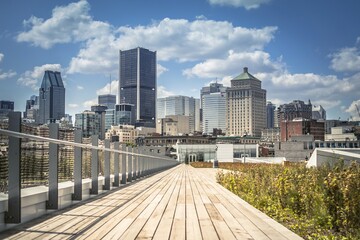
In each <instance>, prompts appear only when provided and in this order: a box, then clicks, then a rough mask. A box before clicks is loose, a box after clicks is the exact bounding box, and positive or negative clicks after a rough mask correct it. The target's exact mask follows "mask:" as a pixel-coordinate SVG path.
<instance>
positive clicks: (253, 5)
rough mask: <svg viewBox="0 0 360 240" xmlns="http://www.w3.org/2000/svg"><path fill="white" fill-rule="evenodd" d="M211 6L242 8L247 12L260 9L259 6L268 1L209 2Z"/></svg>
mask: <svg viewBox="0 0 360 240" xmlns="http://www.w3.org/2000/svg"><path fill="white" fill-rule="evenodd" d="M209 2H210V4H212V5H222V6H233V7H244V8H246V9H247V10H249V9H254V8H258V7H260V5H261V4H264V3H268V2H270V0H209Z"/></svg>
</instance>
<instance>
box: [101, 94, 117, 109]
mask: <svg viewBox="0 0 360 240" xmlns="http://www.w3.org/2000/svg"><path fill="white" fill-rule="evenodd" d="M98 104H99V105H103V106H106V107H107V109H115V104H116V95H112V94H104V95H99V96H98Z"/></svg>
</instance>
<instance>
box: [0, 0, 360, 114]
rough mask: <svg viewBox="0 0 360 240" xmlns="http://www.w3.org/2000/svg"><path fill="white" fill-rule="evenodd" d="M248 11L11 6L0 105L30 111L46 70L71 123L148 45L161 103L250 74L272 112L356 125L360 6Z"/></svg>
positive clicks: (0, 68) (278, 5)
mask: <svg viewBox="0 0 360 240" xmlns="http://www.w3.org/2000/svg"><path fill="white" fill-rule="evenodd" d="M248 2H249V1H242V0H223V1H218V0H203V1H197V2H196V3H193V2H192V1H187V0H186V1H182V3H181V4H179V5H178V6H177V7H173V3H170V2H167V1H155V2H151V3H148V2H142V1H139V0H135V1H122V2H121V3H120V2H116V1H110V2H109V4H102V3H99V2H96V1H90V0H89V1H68V0H66V1H57V2H48V1H44V0H41V1H4V2H2V3H1V4H0V6H1V7H0V46H1V47H0V86H1V87H0V100H10V101H14V102H15V110H18V111H24V110H25V104H26V100H28V99H29V98H30V97H31V96H32V95H34V94H38V91H39V88H40V85H41V79H42V76H43V74H44V71H45V70H51V71H60V72H61V74H62V77H63V80H64V84H65V88H66V89H67V91H66V113H69V114H71V115H73V116H74V115H75V113H79V112H82V111H83V110H85V109H90V106H91V105H94V104H96V102H97V97H98V95H100V94H108V93H110V84H109V79H110V81H111V93H112V94H117V91H118V90H117V85H118V82H117V81H118V71H119V68H118V52H119V50H127V49H131V48H134V47H138V46H141V47H144V48H147V49H149V50H150V51H156V52H157V56H158V62H157V72H158V78H157V82H158V86H157V87H158V93H157V95H158V97H166V96H170V95H186V96H190V97H195V98H199V97H200V89H201V88H202V87H204V86H208V84H209V83H210V82H213V81H215V80H217V81H218V82H219V83H222V84H224V86H230V79H232V78H233V77H235V76H236V75H237V74H238V73H240V72H241V71H242V69H243V67H249V69H251V72H252V74H253V75H254V76H255V77H257V78H258V79H261V81H262V84H263V88H264V89H266V90H267V100H268V101H271V102H272V103H274V104H277V105H280V104H284V103H288V102H291V101H292V100H296V99H299V100H302V101H308V99H310V100H311V102H312V103H313V104H314V105H322V106H323V107H324V108H325V110H326V112H327V116H328V119H338V118H339V117H341V118H342V119H347V118H349V117H350V116H353V120H359V117H358V114H357V112H356V106H355V103H358V104H360V100H359V99H360V97H359V96H358V95H357V92H358V91H359V88H360V85H359V82H360V81H359V80H360V30H359V29H358V28H356V23H357V22H360V16H359V14H357V10H358V9H360V3H359V2H358V1H356V0H350V1H347V2H345V3H342V2H335V1H332V2H328V1H324V0H322V1H316V2H303V1H292V2H287V1H283V0H266V1H264V0H257V1H252V5H249V4H248ZM139 5H140V6H141V7H140V8H139V7H138V6H139ZM18 6H22V7H21V8H19V7H18ZM15 11H16V14H13V13H14V12H15Z"/></svg>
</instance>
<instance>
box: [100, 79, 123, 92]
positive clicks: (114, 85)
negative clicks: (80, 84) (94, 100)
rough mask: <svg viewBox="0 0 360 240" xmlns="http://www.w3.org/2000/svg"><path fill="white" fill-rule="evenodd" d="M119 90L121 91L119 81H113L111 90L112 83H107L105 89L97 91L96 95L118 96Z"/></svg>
mask: <svg viewBox="0 0 360 240" xmlns="http://www.w3.org/2000/svg"><path fill="white" fill-rule="evenodd" d="M118 89H119V81H118V80H113V81H111V89H110V83H107V84H106V85H105V87H103V88H100V89H98V90H97V91H96V94H97V95H103V94H109V93H110V94H114V95H117V94H118ZM110 90H111V91H110Z"/></svg>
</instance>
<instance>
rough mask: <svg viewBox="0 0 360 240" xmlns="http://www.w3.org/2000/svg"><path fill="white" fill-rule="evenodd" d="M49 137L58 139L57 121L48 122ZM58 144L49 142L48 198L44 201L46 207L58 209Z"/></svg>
mask: <svg viewBox="0 0 360 240" xmlns="http://www.w3.org/2000/svg"><path fill="white" fill-rule="evenodd" d="M49 137H50V138H54V139H59V125H58V124H57V123H50V124H49ZM58 164H59V145H58V144H56V143H49V200H48V201H47V202H46V208H47V209H58V205H59V188H58V183H59V178H58V174H59V173H58Z"/></svg>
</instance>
